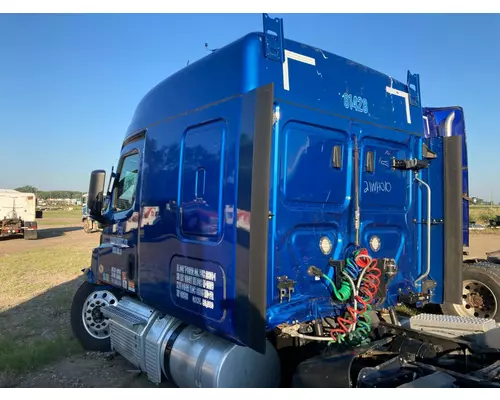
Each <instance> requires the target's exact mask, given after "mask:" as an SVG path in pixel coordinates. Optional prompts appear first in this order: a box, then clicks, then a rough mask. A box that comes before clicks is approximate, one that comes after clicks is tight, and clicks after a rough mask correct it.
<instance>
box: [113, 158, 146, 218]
mask: <svg viewBox="0 0 500 400" xmlns="http://www.w3.org/2000/svg"><path fill="white" fill-rule="evenodd" d="M139 160H140V157H139V153H133V154H129V155H127V156H125V158H124V159H123V161H122V165H121V169H120V171H119V172H118V180H117V182H116V189H115V196H114V205H113V206H114V209H115V211H117V212H120V211H127V210H130V209H131V208H132V206H133V205H134V201H135V195H136V188H137V178H138V174H139Z"/></svg>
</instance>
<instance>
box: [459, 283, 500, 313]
mask: <svg viewBox="0 0 500 400" xmlns="http://www.w3.org/2000/svg"><path fill="white" fill-rule="evenodd" d="M457 308H459V309H457V311H459V314H460V315H461V316H463V317H476V318H486V319H491V318H494V317H495V315H496V313H497V310H498V299H497V298H496V297H495V294H494V293H493V291H492V290H491V289H490V288H489V287H488V285H485V284H484V283H482V282H479V281H476V280H473V279H468V280H465V281H464V282H463V285H462V305H461V306H459V307H457Z"/></svg>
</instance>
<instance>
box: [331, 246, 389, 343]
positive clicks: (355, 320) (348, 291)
mask: <svg viewBox="0 0 500 400" xmlns="http://www.w3.org/2000/svg"><path fill="white" fill-rule="evenodd" d="M376 266H377V260H374V259H372V258H371V257H370V256H369V254H368V251H367V250H366V249H361V250H358V251H356V252H355V253H354V254H353V257H349V258H347V260H346V268H345V270H344V271H343V277H344V279H343V280H342V284H341V288H340V289H339V290H337V288H336V287H335V285H334V283H333V281H332V280H331V279H330V278H328V277H327V276H326V275H323V277H324V278H325V279H326V280H327V281H329V283H330V284H331V286H332V288H333V293H334V295H335V297H337V299H338V300H340V301H346V300H347V299H349V298H350V297H353V303H354V304H353V305H349V306H348V307H347V312H346V314H347V315H346V316H344V317H337V318H336V319H335V323H334V324H332V323H331V322H329V320H328V319H325V321H327V323H328V324H329V325H330V326H331V329H330V336H331V338H332V342H331V343H345V342H349V343H351V344H354V343H355V342H357V343H362V342H364V341H365V340H366V338H367V336H368V335H369V333H370V331H371V319H370V317H369V315H368V312H370V311H371V305H370V304H371V303H372V302H373V300H374V297H375V295H376V293H377V291H378V288H379V286H380V276H381V271H380V270H379V269H378V268H377V267H376ZM355 281H356V283H355ZM330 319H332V318H330Z"/></svg>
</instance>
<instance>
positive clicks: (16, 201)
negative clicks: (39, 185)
mask: <svg viewBox="0 0 500 400" xmlns="http://www.w3.org/2000/svg"><path fill="white" fill-rule="evenodd" d="M17 235H23V236H24V238H25V239H27V240H34V239H37V238H38V226H37V222H36V196H35V194H34V193H22V192H18V191H17V190H10V189H0V237H6V236H17Z"/></svg>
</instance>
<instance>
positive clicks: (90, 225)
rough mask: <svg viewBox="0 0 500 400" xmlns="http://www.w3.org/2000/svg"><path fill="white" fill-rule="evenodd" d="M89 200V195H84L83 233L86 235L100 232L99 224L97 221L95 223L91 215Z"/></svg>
mask: <svg viewBox="0 0 500 400" xmlns="http://www.w3.org/2000/svg"><path fill="white" fill-rule="evenodd" d="M87 200H88V193H84V194H83V195H82V224H83V231H84V232H85V233H93V232H97V231H98V230H99V226H98V223H97V222H96V221H94V220H93V219H92V218H91V217H90V215H89V211H88V206H87Z"/></svg>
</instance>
